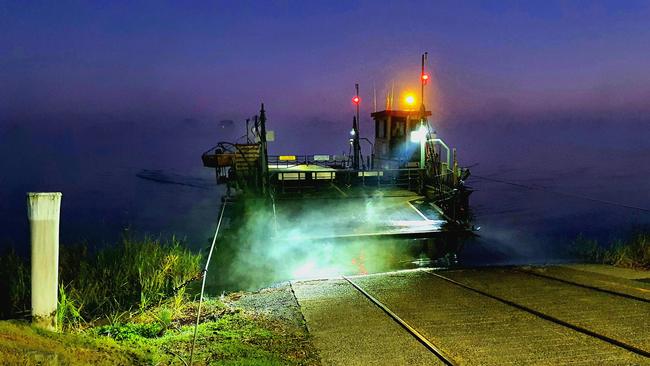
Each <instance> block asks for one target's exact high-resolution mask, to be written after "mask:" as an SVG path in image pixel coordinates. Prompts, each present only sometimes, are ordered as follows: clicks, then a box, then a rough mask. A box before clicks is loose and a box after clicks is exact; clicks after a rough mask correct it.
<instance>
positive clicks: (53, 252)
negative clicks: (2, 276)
mask: <svg viewBox="0 0 650 366" xmlns="http://www.w3.org/2000/svg"><path fill="white" fill-rule="evenodd" d="M61 196H62V194H61V193H58V192H55V193H28V194H27V216H28V218H29V227H30V232H31V246H32V249H31V251H32V323H33V324H34V325H36V326H39V327H42V328H46V329H50V330H56V307H57V300H58V286H59V284H58V280H59V212H60V208H61Z"/></svg>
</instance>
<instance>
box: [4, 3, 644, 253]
mask: <svg viewBox="0 0 650 366" xmlns="http://www.w3.org/2000/svg"><path fill="white" fill-rule="evenodd" d="M649 19H650V2H648V1H584V2H583V1H537V2H535V1H522V2H519V1H512V2H510V1H476V2H470V1H421V2H418V1H394V2H387V1H386V2H379V1H375V2H370V1H368V2H357V1H323V2H316V1H309V0H305V1H291V2H288V1H257V2H243V1H219V2H180V1H179V2H166V1H165V2H163V1H151V2H133V1H125V2H117V1H109V2H93V1H79V2H66V1H52V2H27V1H0V171H2V172H4V173H6V172H10V174H0V217H3V218H4V219H3V220H2V222H0V229H1V230H0V241H2V240H3V238H9V239H10V241H11V240H13V241H15V242H17V243H20V242H22V243H25V242H26V238H27V235H28V230H27V222H26V220H25V198H24V197H25V193H26V192H30V191H60V192H63V195H64V201H63V207H62V210H63V211H62V212H63V218H62V222H63V224H62V238H63V239H62V240H64V241H66V240H68V241H74V240H78V238H99V239H100V240H110V239H109V238H113V237H117V236H118V235H119V233H120V230H122V229H124V228H125V227H131V228H134V229H136V230H140V231H141V232H152V233H155V234H157V233H161V232H165V233H177V234H179V235H180V236H187V237H188V238H189V239H190V240H192V241H193V242H194V243H202V241H203V240H204V239H205V238H208V237H209V235H210V230H211V228H212V226H211V225H212V224H213V223H214V222H213V221H214V217H213V215H214V214H215V212H213V211H214V210H215V209H216V208H217V207H218V205H217V204H216V202H218V198H219V197H220V195H221V192H222V191H221V189H222V188H223V187H222V186H218V187H217V186H215V182H214V171H212V170H210V169H207V168H204V167H203V166H202V164H201V159H200V156H201V153H203V152H204V151H205V150H207V149H208V148H210V147H211V146H214V145H215V144H216V143H217V142H218V141H223V140H226V141H232V140H233V139H234V138H236V137H237V136H240V135H242V134H243V133H244V120H245V118H248V117H251V116H252V115H253V114H255V113H257V112H258V110H259V105H260V103H261V102H264V103H265V105H266V109H267V113H268V116H269V129H271V130H274V131H275V132H276V141H275V142H273V143H272V144H270V146H269V149H270V152H271V153H272V154H297V155H299V154H341V153H342V152H347V151H348V149H349V143H348V137H349V134H348V133H349V130H350V127H351V121H352V115H353V113H354V109H353V106H352V103H351V98H352V96H353V95H354V84H355V83H359V84H360V86H361V98H362V104H361V108H362V109H361V117H362V123H361V127H362V129H361V135H362V136H368V137H372V132H371V131H373V129H372V128H371V119H370V116H369V113H370V112H371V111H372V105H373V103H372V100H373V87H374V88H375V89H376V91H377V102H378V104H379V108H382V107H383V102H384V96H385V93H386V91H387V90H389V89H390V86H391V85H392V84H393V83H394V84H395V94H396V96H395V97H396V99H397V102H398V103H399V99H401V93H402V92H403V91H404V90H409V89H410V90H417V84H418V78H419V67H420V55H421V54H422V53H423V52H425V51H426V52H428V53H429V62H428V72H429V73H430V74H431V76H432V78H431V79H432V80H431V83H430V85H428V86H427V91H426V95H427V99H426V105H427V107H428V108H430V109H432V110H433V117H432V119H431V122H432V125H433V126H434V128H436V129H437V131H438V132H439V136H441V137H442V138H444V139H445V141H446V142H447V143H448V144H449V146H451V147H455V148H457V149H458V154H459V159H460V163H461V164H462V165H464V166H471V167H472V169H473V170H472V173H473V174H475V175H476V176H480V175H491V176H499V177H502V178H504V179H514V180H517V181H525V182H536V183H537V184H541V185H545V186H552V187H555V189H557V190H558V191H569V192H573V193H575V194H580V195H590V196H593V197H601V198H605V199H608V200H611V201H616V202H623V203H626V204H628V205H636V206H643V207H647V206H648V205H650V196H649V195H648V192H650V187H648V185H649V184H650V182H649V181H648V180H647V176H648V174H650V171H648V169H650V166H648V164H647V162H648V159H650V142H648V141H650V140H649V139H648V136H650V117H649V116H650V108H649V106H650V103H649V102H648V101H649V100H650V63H649V60H650V26H649V24H650V22H649ZM222 121H234V122H233V123H221V122H222ZM223 126H226V127H223ZM363 149H365V150H364V152H363V153H364V154H367V153H368V145H366V144H365V143H364V145H363ZM603 167H605V168H604V169H603ZM644 169H645V170H644ZM577 172H579V173H577ZM143 175H144V176H149V177H150V178H154V180H155V179H158V180H162V181H172V182H175V183H177V184H161V183H160V182H156V181H153V180H151V179H149V180H146V179H142V178H141V177H142V176H143ZM472 184H477V185H478V186H479V189H478V191H479V192H477V193H476V194H475V196H474V198H473V201H472V202H474V204H476V205H477V207H475V208H476V210H477V212H479V213H481V212H482V214H484V215H487V216H484V218H483V220H488V219H485V217H492V216H489V215H492V214H493V213H492V211H490V210H488V211H487V213H486V211H485V209H486V208H489V209H494V210H497V211H496V212H497V213H496V214H495V215H496V216H494V217H496V218H497V219H498V220H502V221H498V220H497V223H496V224H495V223H493V224H492V225H493V226H494V227H497V228H498V230H497V229H494V231H492V233H499V235H501V234H502V233H504V232H510V231H508V230H510V227H511V226H512V227H520V226H521V222H520V221H519V220H520V219H521V217H523V216H526V217H531V219H530V220H531V222H534V224H535V225H537V226H535V227H538V228H542V229H540V230H537V231H536V230H531V233H533V234H531V235H533V236H536V235H538V233H539V232H540V231H544V230H547V229H548V228H551V229H553V230H556V229H555V227H556V225H555V224H554V223H555V222H563V223H564V222H566V223H572V225H573V226H572V227H571V228H569V229H567V228H561V229H557V230H556V231H557V232H560V233H561V234H562V235H565V236H567V237H570V236H571V235H574V234H576V233H575V232H579V231H580V230H583V226H582V225H579V224H578V223H576V222H577V221H576V222H574V218H575V217H582V216H580V215H583V214H585V213H584V212H587V213H586V214H585V215H587V216H588V217H587V220H586V222H596V221H597V222H605V221H606V222H609V223H610V227H613V226H617V225H618V226H621V227H625V226H626V225H627V224H629V223H628V222H627V221H626V222H624V223H620V225H619V223H615V220H612V219H611V218H610V216H606V215H610V214H611V212H610V211H608V210H607V209H608V208H609V207H607V206H604V207H601V206H598V207H597V208H589V210H587V209H585V208H584V207H583V206H581V205H574V206H571V207H570V209H569V208H566V207H565V208H566V209H567V211H566V212H564V213H562V212H560V213H559V214H558V211H557V210H556V207H558V206H560V205H563V204H564V202H562V203H559V202H555V201H552V200H548V197H547V196H543V197H539V199H538V200H537V201H535V202H542V203H544V204H546V205H547V206H543V205H542V206H539V207H538V206H534V205H533V206H530V207H528V206H526V207H524V208H522V209H517V210H514V209H511V210H510V211H508V209H505V210H506V212H511V214H510V216H507V215H506V216H507V217H506V218H505V219H503V216H500V215H502V214H501V211H500V209H501V208H502V207H503V206H508V205H509V203H508V202H510V203H511V206H514V207H520V206H521V205H524V204H525V203H526V202H530V201H531V199H530V198H529V197H528V196H527V195H526V196H522V197H524V198H520V196H516V197H515V196H511V194H512V192H510V191H509V190H506V191H502V190H492V191H490V190H489V187H488V189H487V191H481V187H482V186H480V184H478V183H476V182H474V183H472ZM506 188H507V189H511V188H512V187H506ZM513 197H514V198H513ZM89 198H90V199H89ZM562 198H563V197H562ZM495 202H499V204H498V205H496V204H495ZM526 204H527V203H526ZM518 205H519V206H518ZM601 209H602V212H605V213H606V215H605V216H603V217H599V218H598V219H594V218H593V217H592V216H589V215H592V214H593V212H601V211H598V210H601ZM481 210H483V211H481ZM572 210H573V211H572ZM611 215H613V214H611ZM615 216H616V218H618V219H620V220H623V221H624V220H628V217H627V216H625V215H619V214H618V213H616V214H615ZM508 220H512V222H511V221H508ZM535 220H537V221H535ZM548 220H556V221H553V222H552V223H551V224H549V222H548ZM630 220H631V219H630ZM644 220H645V219H644ZM641 221H643V220H641ZM643 222H645V221H643ZM480 225H484V226H486V227H489V226H490V225H491V224H490V223H489V222H488V223H486V222H485V221H484V222H482V223H480ZM502 229H503V230H502ZM598 229H600V230H602V231H603V232H606V231H607V230H608V229H606V228H604V227H601V226H598ZM529 239H530V238H529ZM522 240H523V239H522ZM0 247H1V244H0Z"/></svg>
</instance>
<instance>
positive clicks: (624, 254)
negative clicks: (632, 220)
mask: <svg viewBox="0 0 650 366" xmlns="http://www.w3.org/2000/svg"><path fill="white" fill-rule="evenodd" d="M572 253H573V254H574V255H575V256H577V257H578V258H580V259H582V260H585V261H588V262H593V263H604V264H611V265H614V266H618V267H624V268H634V269H643V270H650V233H649V232H638V233H636V234H634V235H632V236H631V237H630V238H629V239H628V240H625V241H623V240H616V241H614V242H613V243H610V244H609V245H607V246H602V245H600V244H599V243H598V241H596V240H592V239H588V238H586V237H584V236H582V235H580V236H578V238H576V240H575V241H574V242H573V245H572Z"/></svg>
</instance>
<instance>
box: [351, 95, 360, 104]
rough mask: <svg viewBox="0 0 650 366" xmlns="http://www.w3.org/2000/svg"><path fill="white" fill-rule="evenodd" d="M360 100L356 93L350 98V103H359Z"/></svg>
mask: <svg viewBox="0 0 650 366" xmlns="http://www.w3.org/2000/svg"><path fill="white" fill-rule="evenodd" d="M360 102H361V98H359V96H358V95H355V96H354V98H352V103H354V104H359V103H360Z"/></svg>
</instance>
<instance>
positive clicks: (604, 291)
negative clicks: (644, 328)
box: [513, 269, 650, 303]
mask: <svg viewBox="0 0 650 366" xmlns="http://www.w3.org/2000/svg"><path fill="white" fill-rule="evenodd" d="M513 270H514V271H516V272H520V273H525V274H528V275H531V276H537V277H541V278H546V279H549V280H553V281H557V282H562V283H566V284H569V285H573V286H577V287H582V288H586V289H589V290H593V291H598V292H603V293H606V294H610V295H614V296H620V297H624V298H627V299H632V300H636V301H642V302H647V303H650V299H646V298H643V297H639V296H635V295H630V294H626V293H623V292H618V291H614V290H608V289H604V288H601V287H597V286H591V285H586V284H584V283H579V282H574V281H570V280H565V279H563V278H557V277H553V276H549V275H545V274H542V273H537V272H533V271H529V270H525V269H513Z"/></svg>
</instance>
